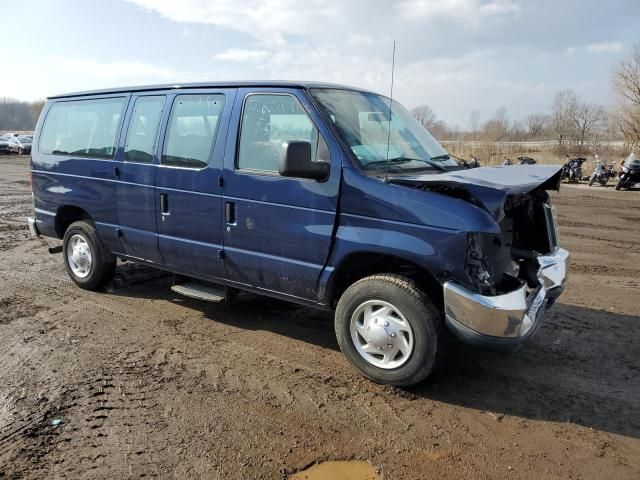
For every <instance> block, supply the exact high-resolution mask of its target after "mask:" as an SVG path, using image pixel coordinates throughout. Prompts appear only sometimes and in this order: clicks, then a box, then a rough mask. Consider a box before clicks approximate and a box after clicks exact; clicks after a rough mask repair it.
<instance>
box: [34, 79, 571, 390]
mask: <svg viewBox="0 0 640 480" xmlns="http://www.w3.org/2000/svg"><path fill="white" fill-rule="evenodd" d="M31 178H32V189H33V199H34V217H32V218H29V220H28V222H29V227H30V230H31V233H32V234H33V235H44V236H47V237H55V238H58V239H62V240H63V247H62V252H63V258H64V264H65V267H66V270H67V272H68V273H69V275H70V276H71V278H72V279H73V281H74V282H75V283H76V284H77V285H78V286H79V287H81V288H85V289H88V290H98V289H100V288H101V287H103V286H104V285H105V284H106V283H107V282H109V281H110V280H111V279H112V278H113V276H114V272H115V268H116V259H117V258H120V259H126V260H130V261H135V262H140V263H143V264H146V265H150V266H153V267H157V268H160V269H163V270H166V271H169V272H172V273H174V274H176V278H179V279H181V281H180V282H179V283H178V284H176V285H175V286H174V287H173V289H174V290H175V291H177V292H178V293H182V294H185V295H189V296H193V297H196V298H201V299H205V300H211V301H222V300H224V299H225V298H229V297H230V296H231V295H232V294H233V293H234V292H237V291H238V290H247V291H251V292H254V293H259V294H264V295H269V296H273V297H277V298H280V299H284V300H289V301H292V302H297V303H300V304H304V305H308V306H311V307H317V308H321V309H327V310H331V311H335V331H336V336H337V339H338V343H339V345H340V348H341V349H342V351H343V352H344V354H345V355H346V357H347V358H348V360H349V361H350V362H351V364H352V365H353V366H354V367H355V368H357V369H358V370H360V372H362V374H364V375H365V376H367V377H368V378H370V379H372V380H374V381H376V382H380V383H387V384H393V385H399V386H406V385H411V384H414V383H417V382H419V381H421V380H423V379H424V378H426V377H427V376H428V375H429V374H430V373H431V371H432V370H433V368H434V365H435V363H436V359H437V358H438V357H439V353H440V351H441V349H442V347H441V346H442V341H441V340H442V337H443V335H444V334H445V328H446V329H448V330H450V331H451V332H453V333H454V334H455V335H456V336H458V337H459V338H460V339H462V340H463V341H464V342H467V343H469V344H474V345H483V346H489V347H495V348H502V349H512V348H513V347H515V346H518V345H520V344H521V343H522V342H524V341H525V340H527V339H528V338H529V337H531V336H532V335H533V334H534V333H535V332H536V331H537V330H538V328H539V326H540V323H541V322H542V319H543V317H544V312H545V308H546V307H548V306H550V305H551V304H552V303H553V302H554V300H555V299H556V298H557V297H558V295H559V294H560V293H561V291H562V289H563V287H564V282H565V277H566V271H567V264H568V253H567V251H566V250H564V249H562V248H560V247H559V245H558V233H557V224H556V217H555V214H554V210H553V208H552V207H551V205H550V201H549V195H548V193H547V191H548V190H557V189H558V188H559V185H560V167H555V166H511V167H484V168H475V169H467V168H464V166H460V165H458V163H457V162H455V161H454V160H453V159H452V158H451V157H450V156H449V155H448V154H447V152H446V151H445V150H444V149H443V148H442V147H441V146H440V145H439V144H438V142H437V141H436V140H435V139H434V138H433V137H432V136H431V135H430V134H429V133H428V132H427V131H426V130H425V129H424V128H423V127H422V126H421V125H420V124H419V123H417V122H416V120H414V118H413V117H412V116H411V115H410V114H409V112H408V111H407V110H406V109H405V108H403V107H402V106H401V105H400V104H398V103H397V102H392V101H391V100H390V99H389V98H387V97H384V96H381V95H378V94H375V93H372V92H368V91H363V90H359V89H354V88H350V87H344V86H339V85H331V84H319V83H295V82H271V81H269V82H240V83H199V84H185V85H163V86H145V87H135V88H122V89H111V90H101V91H92V92H82V93H72V94H67V95H59V96H56V97H51V98H49V99H48V101H47V103H46V106H45V108H44V110H43V111H42V114H41V116H40V119H39V121H38V125H37V127H36V132H35V140H34V143H33V150H32V161H31ZM283 321H286V319H283Z"/></svg>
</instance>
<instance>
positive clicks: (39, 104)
mask: <svg viewBox="0 0 640 480" xmlns="http://www.w3.org/2000/svg"><path fill="white" fill-rule="evenodd" d="M44 104H45V101H44V100H35V101H33V102H31V103H29V108H30V109H31V118H33V124H34V125H35V124H36V123H37V122H38V117H39V116H40V112H42V109H43V108H44Z"/></svg>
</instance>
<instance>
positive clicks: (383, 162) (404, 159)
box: [365, 157, 446, 172]
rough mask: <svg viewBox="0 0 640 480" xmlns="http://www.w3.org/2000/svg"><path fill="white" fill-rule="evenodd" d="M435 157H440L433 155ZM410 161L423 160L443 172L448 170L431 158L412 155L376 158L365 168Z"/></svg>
mask: <svg viewBox="0 0 640 480" xmlns="http://www.w3.org/2000/svg"><path fill="white" fill-rule="evenodd" d="M433 158H440V157H433ZM432 160H433V159H432ZM409 162H422V163H426V164H427V165H429V166H430V167H433V168H435V169H437V170H440V171H442V172H444V171H446V169H445V168H444V167H443V166H442V165H438V164H437V163H434V162H431V161H430V160H425V159H424V158H411V157H393V158H390V159H389V160H376V161H375V162H369V163H367V165H366V166H365V168H366V167H369V165H374V166H384V165H387V163H388V164H389V165H397V164H401V163H409Z"/></svg>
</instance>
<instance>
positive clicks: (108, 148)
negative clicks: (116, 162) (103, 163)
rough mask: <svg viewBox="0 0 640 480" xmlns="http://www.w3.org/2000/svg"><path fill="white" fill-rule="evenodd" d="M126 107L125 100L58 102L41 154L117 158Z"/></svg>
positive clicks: (47, 122) (48, 120) (53, 107)
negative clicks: (117, 138) (115, 156)
mask: <svg viewBox="0 0 640 480" xmlns="http://www.w3.org/2000/svg"><path fill="white" fill-rule="evenodd" d="M125 104H126V98H125V97H118V98H97V99H94V100H74V101H69V102H57V103H54V104H53V105H51V108H50V109H49V112H48V113H47V117H46V119H45V122H44V125H43V127H42V134H41V135H40V144H39V149H40V152H41V153H44V154H53V155H71V156H76V157H89V158H106V159H109V158H113V155H114V154H115V151H116V136H117V134H118V128H119V127H120V122H121V119H122V114H123V111H124V107H125Z"/></svg>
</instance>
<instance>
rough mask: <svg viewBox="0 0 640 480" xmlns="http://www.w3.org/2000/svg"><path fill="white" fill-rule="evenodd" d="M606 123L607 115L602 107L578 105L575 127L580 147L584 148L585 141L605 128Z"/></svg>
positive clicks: (589, 104) (575, 113) (574, 121)
mask: <svg viewBox="0 0 640 480" xmlns="http://www.w3.org/2000/svg"><path fill="white" fill-rule="evenodd" d="M605 123H606V113H605V110H604V107H603V106H602V105H596V104H593V103H582V102H580V103H578V105H577V106H576V108H575V111H574V117H573V124H574V125H573V127H574V131H575V138H576V141H577V142H578V145H580V146H581V147H582V146H583V145H584V142H585V140H587V139H588V138H589V137H591V136H592V135H594V134H596V133H597V132H599V131H601V130H602V129H603V128H604V126H605Z"/></svg>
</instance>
